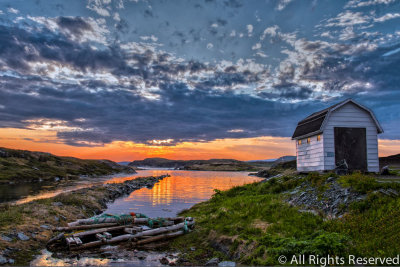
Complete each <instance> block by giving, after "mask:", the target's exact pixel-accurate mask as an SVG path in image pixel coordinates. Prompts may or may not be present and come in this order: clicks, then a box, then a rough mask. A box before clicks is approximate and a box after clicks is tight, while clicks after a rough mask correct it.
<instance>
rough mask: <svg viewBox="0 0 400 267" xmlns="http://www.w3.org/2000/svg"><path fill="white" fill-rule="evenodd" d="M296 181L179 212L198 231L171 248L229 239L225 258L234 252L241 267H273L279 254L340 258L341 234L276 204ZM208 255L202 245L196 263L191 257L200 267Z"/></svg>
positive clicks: (234, 192)
mask: <svg viewBox="0 0 400 267" xmlns="http://www.w3.org/2000/svg"><path fill="white" fill-rule="evenodd" d="M302 181H303V180H302V179H288V178H283V179H282V180H280V181H277V180H272V181H269V182H266V183H262V184H250V185H245V186H241V187H234V188H232V189H231V190H228V191H225V192H221V191H216V193H215V195H214V196H213V198H212V199H210V200H209V201H207V202H204V203H200V204H198V205H195V206H194V207H193V208H192V209H190V210H188V211H185V212H184V215H185V216H192V217H195V218H196V223H197V226H196V227H198V228H197V230H196V231H195V233H193V234H190V235H187V236H184V237H183V238H181V239H178V240H177V241H176V242H175V244H174V246H177V247H179V246H183V245H184V244H186V245H185V246H187V244H192V245H193V246H195V245H196V244H198V243H204V240H207V239H208V236H209V235H210V233H213V232H216V233H217V236H220V237H221V236H227V237H231V238H232V240H233V241H232V242H230V244H229V246H230V250H231V254H232V255H233V254H235V253H236V254H237V253H238V252H239V253H240V261H241V262H242V263H245V264H256V265H270V264H277V258H278V256H279V255H288V256H289V255H293V254H296V253H306V254H312V253H321V254H324V255H326V254H327V253H332V254H340V253H345V250H346V244H347V240H348V239H347V237H346V236H345V235H342V234H340V233H334V232H327V231H326V229H325V223H324V221H323V219H322V218H321V217H319V216H315V215H313V214H311V213H300V212H298V211H297V209H296V208H294V207H290V206H289V205H288V204H286V203H284V202H283V201H282V195H281V194H279V193H280V192H283V191H286V190H288V189H290V188H294V187H295V186H297V185H298V184H299V183H300V182H302ZM214 239H216V240H218V237H216V238H215V237H214ZM210 251H212V248H210V246H206V247H205V248H204V246H203V254H202V253H201V251H197V254H198V258H196V256H193V255H192V256H193V257H192V260H194V261H195V262H196V263H200V264H201V263H204V262H202V260H204V255H213V253H210ZM240 251H242V252H240ZM206 252H208V253H206Z"/></svg>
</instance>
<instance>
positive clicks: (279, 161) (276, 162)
mask: <svg viewBox="0 0 400 267" xmlns="http://www.w3.org/2000/svg"><path fill="white" fill-rule="evenodd" d="M293 160H296V156H283V157H280V158H279V159H277V160H275V161H274V165H276V164H279V163H283V162H288V161H293Z"/></svg>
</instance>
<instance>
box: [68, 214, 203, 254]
mask: <svg viewBox="0 0 400 267" xmlns="http://www.w3.org/2000/svg"><path fill="white" fill-rule="evenodd" d="M194 223H195V222H194V220H192V221H188V222H187V226H188V227H190V226H192V225H194ZM184 226H185V223H184V222H182V223H179V224H175V225H173V226H166V227H160V228H156V229H151V230H147V231H143V232H139V233H137V234H125V235H120V236H117V237H113V238H111V239H109V240H105V242H102V241H93V242H89V243H86V244H83V245H82V246H79V247H71V250H76V249H87V248H93V247H98V246H101V245H103V244H104V243H107V244H116V243H120V242H126V241H131V240H135V239H136V238H140V237H142V236H153V235H158V234H162V233H167V232H171V231H176V230H180V229H182V228H183V227H184Z"/></svg>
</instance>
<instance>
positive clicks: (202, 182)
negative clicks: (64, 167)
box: [106, 170, 260, 216]
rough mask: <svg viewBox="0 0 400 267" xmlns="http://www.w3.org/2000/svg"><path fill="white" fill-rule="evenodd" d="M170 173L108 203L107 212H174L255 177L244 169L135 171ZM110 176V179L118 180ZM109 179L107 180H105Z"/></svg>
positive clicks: (166, 214)
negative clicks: (233, 170)
mask: <svg viewBox="0 0 400 267" xmlns="http://www.w3.org/2000/svg"><path fill="white" fill-rule="evenodd" d="M166 173H168V174H170V175H171V176H170V177H167V178H164V179H163V180H161V181H160V182H158V183H156V184H155V185H154V186H153V188H150V189H149V188H141V189H139V190H136V191H134V192H132V193H131V194H130V195H129V196H127V197H125V198H123V199H118V200H116V201H115V202H114V203H112V204H110V205H109V208H108V209H107V211H106V212H107V213H116V214H118V213H127V212H131V211H134V212H140V213H145V214H146V215H148V216H168V215H171V216H174V214H176V213H177V212H179V211H181V210H183V209H187V208H190V207H191V206H192V205H194V204H196V203H199V202H201V201H205V200H207V199H209V198H210V197H211V196H212V195H213V194H214V190H215V189H218V190H227V189H230V188H232V187H234V186H239V185H243V184H248V183H252V182H255V181H259V180H260V178H258V177H254V176H248V172H213V171H181V170H177V171H176V170H146V171H139V174H140V176H147V175H162V174H166ZM121 179H127V178H126V177H125V178H116V179H113V180H112V181H113V182H117V181H118V182H122V181H121ZM107 182H111V181H107Z"/></svg>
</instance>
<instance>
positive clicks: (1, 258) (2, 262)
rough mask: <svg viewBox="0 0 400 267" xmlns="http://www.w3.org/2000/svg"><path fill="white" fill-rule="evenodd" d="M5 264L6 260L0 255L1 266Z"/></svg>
mask: <svg viewBox="0 0 400 267" xmlns="http://www.w3.org/2000/svg"><path fill="white" fill-rule="evenodd" d="M6 263H8V260H7V258H4V257H3V256H1V255H0V264H1V265H3V264H6Z"/></svg>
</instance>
